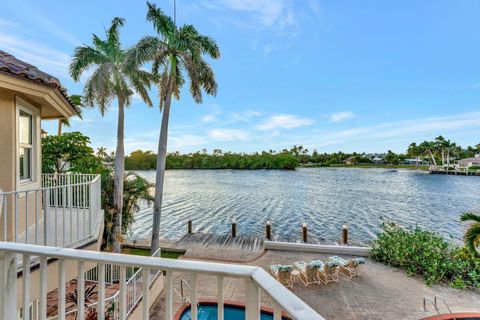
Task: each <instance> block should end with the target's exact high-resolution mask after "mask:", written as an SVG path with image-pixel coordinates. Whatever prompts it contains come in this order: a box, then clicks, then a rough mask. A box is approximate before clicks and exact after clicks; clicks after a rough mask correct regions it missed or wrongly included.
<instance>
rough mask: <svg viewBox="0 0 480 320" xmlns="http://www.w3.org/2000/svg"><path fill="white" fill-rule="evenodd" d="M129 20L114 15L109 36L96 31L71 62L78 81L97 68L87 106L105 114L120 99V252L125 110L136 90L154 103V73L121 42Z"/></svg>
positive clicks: (117, 226)
mask: <svg viewBox="0 0 480 320" xmlns="http://www.w3.org/2000/svg"><path fill="white" fill-rule="evenodd" d="M124 23H125V20H124V19H122V18H118V17H117V18H114V19H113V20H112V23H111V25H110V27H109V28H108V29H106V39H105V40H102V39H101V38H100V37H98V36H97V35H95V34H93V40H92V42H93V45H92V46H88V45H83V46H80V47H77V48H76V49H75V53H74V55H73V60H72V62H71V64H70V75H71V76H72V78H73V79H74V80H75V81H80V77H81V75H82V74H84V73H85V71H87V70H89V69H91V68H93V69H94V71H93V74H92V75H91V76H90V77H89V78H88V79H87V80H86V82H85V87H84V93H83V97H84V100H85V101H84V102H85V104H86V105H87V106H90V107H94V106H95V105H97V106H98V108H99V110H100V112H101V114H102V115H104V114H105V112H106V111H107V110H108V108H109V107H110V105H111V103H112V100H117V105H118V123H117V147H116V153H115V188H114V189H115V190H114V201H113V203H114V205H113V206H114V209H115V212H114V219H113V224H114V227H113V233H114V236H113V248H114V251H115V252H120V238H121V225H122V222H121V218H122V203H123V194H122V191H123V180H124V179H123V175H124V156H125V151H124V117H125V115H124V113H125V107H128V106H129V105H130V103H131V101H132V97H133V95H134V93H137V94H138V95H140V97H141V98H142V99H143V100H144V101H145V103H146V104H147V105H149V106H151V105H152V102H151V100H150V98H149V96H148V89H149V88H150V81H151V80H152V77H151V74H150V73H149V72H147V71H144V70H140V69H139V68H135V67H133V66H132V64H131V63H128V60H127V56H128V55H127V51H126V50H124V49H123V48H122V46H121V42H120V33H119V30H120V28H121V27H122V26H123V25H124Z"/></svg>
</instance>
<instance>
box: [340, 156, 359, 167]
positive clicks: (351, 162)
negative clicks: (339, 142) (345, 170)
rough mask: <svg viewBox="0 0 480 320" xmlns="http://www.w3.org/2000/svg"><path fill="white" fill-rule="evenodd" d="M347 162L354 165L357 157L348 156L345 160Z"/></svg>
mask: <svg viewBox="0 0 480 320" xmlns="http://www.w3.org/2000/svg"><path fill="white" fill-rule="evenodd" d="M343 162H344V163H345V164H348V165H352V164H356V163H357V159H356V158H355V157H348V158H347V159H345V160H344V161H343Z"/></svg>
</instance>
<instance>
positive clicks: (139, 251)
mask: <svg viewBox="0 0 480 320" xmlns="http://www.w3.org/2000/svg"><path fill="white" fill-rule="evenodd" d="M122 253H125V254H133V255H136V256H146V257H149V256H150V250H148V249H143V248H123V249H122ZM181 255H183V253H182V252H177V251H168V250H162V258H168V259H178V257H180V256H181Z"/></svg>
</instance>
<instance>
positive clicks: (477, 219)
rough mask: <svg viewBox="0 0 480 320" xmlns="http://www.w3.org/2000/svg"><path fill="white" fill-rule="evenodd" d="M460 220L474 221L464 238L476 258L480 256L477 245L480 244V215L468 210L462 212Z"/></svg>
mask: <svg viewBox="0 0 480 320" xmlns="http://www.w3.org/2000/svg"><path fill="white" fill-rule="evenodd" d="M460 220H461V221H469V222H472V224H470V226H469V227H468V229H467V231H465V235H464V236H463V238H464V241H465V246H466V247H467V249H468V250H469V251H470V253H471V254H472V255H473V256H474V257H476V258H480V252H479V251H478V250H477V247H478V246H480V215H478V214H475V213H473V212H466V213H464V214H462V216H461V217H460Z"/></svg>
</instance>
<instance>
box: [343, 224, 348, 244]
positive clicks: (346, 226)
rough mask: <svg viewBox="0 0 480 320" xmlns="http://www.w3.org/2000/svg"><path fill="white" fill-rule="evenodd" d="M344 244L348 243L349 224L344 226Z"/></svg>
mask: <svg viewBox="0 0 480 320" xmlns="http://www.w3.org/2000/svg"><path fill="white" fill-rule="evenodd" d="M342 244H348V225H346V224H344V225H343V227H342Z"/></svg>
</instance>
